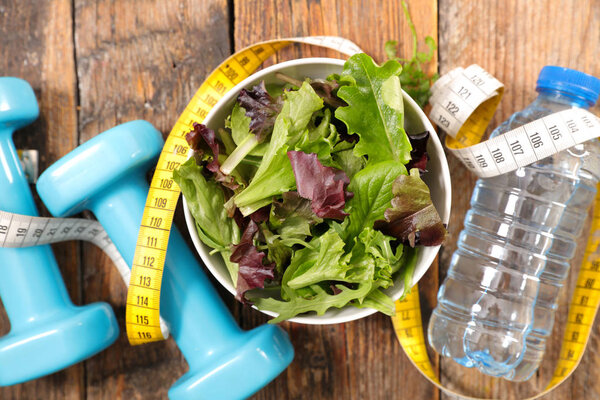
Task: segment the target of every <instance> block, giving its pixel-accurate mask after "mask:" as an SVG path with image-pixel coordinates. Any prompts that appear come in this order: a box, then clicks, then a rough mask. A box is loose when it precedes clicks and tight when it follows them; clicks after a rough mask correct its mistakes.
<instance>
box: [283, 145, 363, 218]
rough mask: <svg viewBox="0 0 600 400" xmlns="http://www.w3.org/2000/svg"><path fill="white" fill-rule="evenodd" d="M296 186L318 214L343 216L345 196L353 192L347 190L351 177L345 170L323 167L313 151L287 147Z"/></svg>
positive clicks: (345, 214)
mask: <svg viewBox="0 0 600 400" xmlns="http://www.w3.org/2000/svg"><path fill="white" fill-rule="evenodd" d="M287 155H288V158H289V159H290V162H291V164H292V169H293V171H294V177H295V178H296V187H297V189H298V193H299V194H300V196H302V197H304V198H305V199H309V200H311V208H312V210H313V211H314V213H315V214H316V215H317V216H319V217H321V218H332V219H339V220H343V219H344V218H345V217H346V216H347V215H348V214H347V213H345V212H344V207H345V206H346V200H347V199H349V198H351V197H352V193H350V192H347V191H346V187H347V186H348V184H349V183H350V179H348V176H347V175H346V173H345V172H344V171H342V170H340V169H337V168H333V167H325V166H323V164H321V163H320V162H319V159H318V158H317V155H316V154H306V153H303V152H301V151H288V153H287Z"/></svg>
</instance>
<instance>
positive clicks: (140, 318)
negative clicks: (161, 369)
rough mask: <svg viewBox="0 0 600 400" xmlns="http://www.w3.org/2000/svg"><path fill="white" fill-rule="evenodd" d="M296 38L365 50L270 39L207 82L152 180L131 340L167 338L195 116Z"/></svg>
mask: <svg viewBox="0 0 600 400" xmlns="http://www.w3.org/2000/svg"><path fill="white" fill-rule="evenodd" d="M292 43H305V44H311V45H315V46H321V47H327V48H330V49H334V50H337V51H339V52H340V53H343V54H346V55H352V54H354V53H358V52H360V51H361V50H360V48H359V47H358V46H356V45H355V44H354V43H352V42H351V41H349V40H347V39H343V38H340V37H334V36H311V37H302V38H289V39H279V40H270V41H266V42H261V43H258V44H255V45H252V46H249V47H246V48H244V49H242V50H240V51H239V52H237V53H236V54H234V55H232V56H230V57H229V58H227V59H226V60H225V61H224V62H223V63H222V64H221V65H219V66H218V67H217V69H215V70H214V71H213V72H212V73H211V74H210V75H209V76H208V78H207V79H206V80H205V81H204V83H202V85H201V86H200V88H199V89H198V91H197V92H196V94H195V95H194V97H193V98H192V100H191V101H190V102H189V104H188V105H187V106H186V108H185V110H184V111H183V113H182V114H181V115H180V117H179V119H178V120H177V122H176V123H175V126H174V127H173V129H172V130H171V132H170V133H169V136H168V137H167V139H166V141H165V145H164V148H163V150H162V153H161V154H160V157H159V159H158V163H157V165H156V172H155V173H154V175H153V177H152V181H151V183H150V190H149V192H148V197H147V199H146V205H145V208H144V214H143V217H142V222H141V226H140V231H139V234H138V240H137V244H136V248H135V255H134V257H133V265H132V269H131V281H130V285H129V290H128V292H127V306H126V312H125V325H126V328H127V337H128V339H129V343H130V344H132V345H138V344H143V343H149V342H154V341H158V340H164V337H163V335H162V333H161V329H160V324H159V321H160V319H159V317H160V293H161V291H160V290H161V282H162V275H163V269H164V262H165V256H166V252H167V246H168V242H169V234H170V230H171V225H172V222H173V215H174V213H175V206H176V205H177V200H178V199H179V195H180V193H181V192H180V189H179V187H178V186H177V184H176V183H175V182H174V181H173V177H172V175H173V170H174V169H175V168H178V167H179V165H181V164H182V163H183V162H185V161H186V160H187V158H188V156H187V155H188V150H189V146H188V144H187V142H186V140H185V135H186V133H188V132H190V131H191V130H192V128H193V123H194V122H198V123H200V122H202V121H203V120H204V119H205V118H206V116H207V115H208V113H209V111H210V110H211V109H212V108H213V107H214V106H215V104H217V102H218V101H219V100H220V99H221V98H222V97H223V95H225V93H227V92H228V91H229V90H231V89H232V88H233V87H234V86H235V85H237V84H238V83H240V82H241V81H242V80H244V79H245V78H247V77H248V76H250V75H251V74H252V73H253V72H254V71H256V69H257V68H258V67H259V66H260V65H261V64H262V63H263V62H264V61H265V60H266V59H267V58H269V57H270V56H272V55H273V54H274V53H276V52H277V51H278V50H280V49H282V48H284V47H286V46H288V45H290V44H292Z"/></svg>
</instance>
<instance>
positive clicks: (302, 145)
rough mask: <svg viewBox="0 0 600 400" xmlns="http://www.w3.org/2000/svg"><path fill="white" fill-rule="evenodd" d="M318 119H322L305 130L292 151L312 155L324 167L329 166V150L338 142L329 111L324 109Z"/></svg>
mask: <svg viewBox="0 0 600 400" xmlns="http://www.w3.org/2000/svg"><path fill="white" fill-rule="evenodd" d="M316 114H322V115H319V117H322V119H321V121H320V122H319V124H317V125H316V126H314V127H311V128H309V129H307V130H306V131H305V132H304V133H303V135H302V136H301V137H300V139H299V140H298V142H297V143H296V144H295V145H294V150H300V151H303V152H304V153H307V154H310V153H314V154H316V155H317V158H318V159H319V161H320V162H321V163H322V164H323V165H326V166H331V150H332V149H333V147H334V145H335V144H336V143H337V141H338V134H337V130H336V129H335V126H333V125H332V124H331V123H330V122H331V111H330V110H329V109H325V111H324V112H323V113H316Z"/></svg>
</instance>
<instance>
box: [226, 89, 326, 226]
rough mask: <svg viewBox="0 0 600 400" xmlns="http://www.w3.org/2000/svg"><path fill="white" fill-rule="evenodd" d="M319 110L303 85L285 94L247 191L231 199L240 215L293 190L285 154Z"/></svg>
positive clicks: (320, 105) (318, 103)
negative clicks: (267, 144) (265, 149)
mask: <svg viewBox="0 0 600 400" xmlns="http://www.w3.org/2000/svg"><path fill="white" fill-rule="evenodd" d="M321 108H323V101H322V100H321V98H320V97H319V96H317V94H316V93H315V91H314V90H313V89H312V88H311V86H310V85H309V84H308V83H306V82H305V83H303V84H302V87H301V88H300V89H299V90H297V91H290V92H287V94H286V99H285V101H284V103H283V108H282V110H281V113H280V114H279V116H278V117H277V120H276V121H275V127H274V128H273V133H272V134H271V141H270V142H269V147H268V148H267V151H266V152H265V154H264V156H263V159H262V161H261V163H260V166H259V167H258V170H257V171H256V174H255V175H254V178H253V179H252V181H251V182H250V184H249V185H248V187H247V188H246V189H244V190H243V191H242V192H240V193H239V194H237V195H236V196H235V198H234V202H235V204H236V206H237V207H238V208H239V209H240V211H241V212H242V214H243V215H249V214H251V213H253V212H254V211H256V210H258V209H259V208H261V207H263V206H265V205H266V204H269V203H270V202H271V198H272V197H273V196H276V195H280V194H281V193H283V192H287V191H289V190H291V189H293V188H294V187H295V185H296V180H295V178H294V172H293V171H292V166H291V164H290V160H289V159H288V157H287V151H288V149H289V148H290V146H293V145H294V144H295V143H296V142H297V141H298V139H299V138H300V137H301V135H302V134H303V133H304V130H305V129H306V127H307V126H308V124H309V122H310V120H311V117H312V114H313V113H314V112H315V111H318V110H320V109H321Z"/></svg>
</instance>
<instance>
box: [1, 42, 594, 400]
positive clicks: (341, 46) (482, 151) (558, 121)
mask: <svg viewBox="0 0 600 400" xmlns="http://www.w3.org/2000/svg"><path fill="white" fill-rule="evenodd" d="M291 42H300V43H306V44H313V45H317V46H323V47H329V48H333V49H336V50H338V51H340V52H341V53H345V54H353V53H356V52H360V49H359V48H358V46H356V45H355V44H354V43H352V42H350V41H349V40H347V39H343V38H339V37H330V36H319V37H302V38H290V39H281V40H274V41H268V42H264V43H262V44H257V45H254V46H250V47H249V48H246V49H243V50H242V51H241V52H239V53H236V54H234V55H232V56H231V57H230V59H228V61H230V62H231V63H232V64H231V65H229V64H227V62H226V63H224V67H223V68H225V69H224V70H221V69H218V70H216V71H215V72H214V73H213V75H214V76H212V75H211V76H210V77H209V79H208V81H209V82H211V81H212V80H216V79H218V78H219V77H220V75H219V74H220V73H221V72H222V75H223V76H224V77H225V78H227V79H228V80H229V81H231V82H230V83H231V84H230V85H229V83H228V86H224V85H217V86H215V87H216V88H218V89H219V93H218V94H219V96H222V95H223V94H224V93H225V92H226V91H227V90H228V89H230V88H231V87H233V85H234V84H235V83H237V82H238V80H241V79H243V77H244V76H248V75H249V74H250V73H251V72H249V71H254V69H255V68H257V67H258V65H259V64H260V63H262V61H263V60H264V58H266V57H267V56H270V55H271V54H273V53H275V52H276V51H277V50H279V49H280V48H282V47H285V46H287V45H288V44H290V43H291ZM251 53H252V54H251ZM245 55H247V57H244V56H245ZM236 57H237V58H236ZM238 58H239V60H238ZM233 61H235V62H236V63H237V64H236V63H233ZM249 63H250V66H248V64H249ZM238 64H239V72H238V71H236V70H233V69H232V68H233V67H238ZM255 64H256V65H255ZM225 78H223V79H224V80H223V82H229V81H227V79H225ZM216 82H217V83H221V81H216ZM201 89H202V87H201ZM213 89H214V88H213ZM221 89H222V90H221ZM215 90H216V89H215ZM503 90H504V87H503V85H502V83H500V82H499V81H498V80H497V79H495V78H494V77H493V76H491V75H490V74H489V73H487V72H486V71H485V70H483V69H482V68H481V67H479V66H477V65H472V66H470V67H468V68H466V69H462V68H457V69H455V70H452V71H451V72H450V73H448V74H446V75H444V76H442V77H441V78H440V79H439V80H438V81H437V82H436V84H435V85H434V86H433V87H432V93H433V95H432V98H431V103H432V105H433V108H432V111H431V113H430V118H432V120H433V121H434V122H435V123H436V124H437V125H439V126H440V127H441V128H442V129H443V130H445V131H447V132H448V133H449V135H450V136H449V137H447V139H446V146H447V147H448V149H449V151H450V152H452V153H453V154H454V155H456V156H457V157H459V159H460V160H461V161H462V162H463V163H465V165H466V166H467V167H468V168H469V169H470V170H471V171H473V172H474V173H476V174H477V175H479V176H481V177H490V176H494V175H498V174H501V173H505V172H509V171H512V170H515V169H517V168H519V167H522V166H525V165H528V164H531V163H533V162H535V161H537V160H540V159H541V158H544V157H547V156H549V155H552V154H554V153H557V152H558V151H561V150H563V149H566V148H568V147H570V146H572V145H574V144H577V143H581V142H584V141H586V140H589V139H591V138H594V137H598V136H600V120H598V118H597V117H595V116H594V115H593V114H591V113H590V112H588V111H585V110H581V109H569V110H565V111H562V112H560V113H555V114H552V115H550V116H548V117H545V118H542V119H540V120H538V121H534V122H532V123H530V124H527V125H525V126H523V127H521V128H518V129H515V130H513V131H510V132H508V133H506V134H504V135H502V136H499V137H497V138H494V139H492V140H489V141H487V142H481V138H482V136H483V133H484V132H485V129H486V127H487V126H488V124H489V122H490V120H491V118H492V116H493V114H494V112H495V109H496V107H497V105H498V103H499V102H500V99H501V97H502V93H503ZM198 93H199V94H197V96H195V97H194V99H193V100H192V102H191V103H194V101H195V100H196V97H198V100H197V101H196V103H197V104H198V105H199V106H198V107H197V108H195V109H194V112H192V111H189V113H190V116H189V118H187V119H185V118H184V116H187V114H185V113H184V115H183V116H182V117H181V118H180V120H184V122H181V121H178V123H177V124H176V126H175V128H174V131H176V129H177V128H178V127H179V128H180V129H182V130H185V129H187V128H188V125H189V126H191V123H192V122H201V120H202V119H203V118H204V117H205V116H206V114H207V113H208V111H209V110H210V109H211V108H212V106H214V104H215V103H216V100H215V101H212V98H214V97H215V96H216V94H214V93H213V94H212V95H211V96H212V98H211V97H210V96H200V94H202V93H203V92H202V90H199V91H198ZM201 97H202V98H204V99H205V100H201V99H200V98H201ZM196 103H194V104H196ZM202 104H206V106H204V105H202ZM188 108H189V107H188ZM186 110H187V109H186ZM186 112H187V111H186ZM188 119H189V121H188ZM515 141H518V142H517V143H516V144H518V145H520V147H519V146H517V145H516V144H515V145H513V144H514V143H515ZM598 204H600V203H598ZM597 208H600V206H597ZM592 229H593V230H594V229H598V230H600V217H598V218H596V216H595V219H594V226H593V227H592ZM66 240H87V241H90V242H92V243H94V244H96V245H97V246H99V247H100V248H101V249H102V250H104V251H105V252H106V253H107V254H108V256H109V257H110V258H111V259H112V260H113V262H114V263H115V266H117V269H118V271H119V273H120V274H121V276H122V277H123V280H124V281H125V283H126V284H128V283H129V281H130V275H131V273H130V270H129V268H128V266H127V263H125V261H124V260H123V258H122V257H121V255H120V254H119V252H118V250H117V249H116V247H115V246H114V244H113V243H112V242H111V241H110V239H109V238H108V235H107V234H106V232H105V231H104V229H103V228H102V226H101V225H100V224H99V223H98V222H96V221H92V220H87V219H74V218H41V217H30V216H22V215H16V214H11V213H7V212H2V211H0V247H25V246H35V245H41V244H49V243H55V242H59V241H66ZM594 240H595V242H593V243H592V242H590V243H592V244H593V245H590V244H588V248H592V247H593V248H594V249H596V248H597V247H598V243H596V242H600V237H599V238H598V239H597V240H596V239H595V236H594V235H591V236H590V241H594ZM594 246H595V247H594ZM594 260H595V257H594V254H593V252H591V253H590V252H587V253H586V258H585V260H584V264H583V265H582V267H581V272H580V274H579V277H578V285H579V281H581V282H582V284H581V286H582V289H578V290H579V292H581V293H583V294H581V293H580V298H578V297H577V296H574V298H573V301H572V302H571V307H570V310H569V323H571V320H572V319H573V320H574V321H575V322H574V325H573V326H575V327H576V328H580V329H587V331H584V330H581V332H582V335H581V336H582V337H586V338H589V332H590V329H591V323H592V322H593V317H594V315H595V312H596V310H597V304H600V287H598V288H596V287H595V286H594V285H595V283H594V282H595V281H594V277H595V276H596V275H594V274H595V273H598V268H595V267H594V266H593V264H594ZM599 265H600V264H599ZM594 268H595V269H594ZM599 274H600V273H599ZM597 281H598V282H599V283H600V275H599V276H598V279H597ZM590 282H591V285H588V284H589V283H590ZM584 292H585V293H584ZM583 300H585V302H584V301H583ZM584 303H585V304H584ZM593 305H596V306H595V307H593V309H592V306H593ZM578 307H587V308H589V310H587V309H585V310H584V311H580V310H579V309H578ZM396 309H397V314H396V316H395V317H393V319H392V320H393V323H394V328H395V331H396V334H397V336H398V339H399V340H400V343H401V345H402V347H403V349H404V351H405V353H406V355H407V356H408V358H409V359H410V360H411V362H413V364H414V365H415V367H416V368H417V369H418V370H419V371H420V372H421V373H422V374H423V375H424V376H425V377H426V378H427V379H429V380H430V381H431V382H432V383H433V384H435V385H436V386H438V387H439V388H440V389H442V390H443V391H444V392H445V393H447V394H451V395H453V396H454V397H462V396H461V395H458V394H457V393H455V392H453V391H451V390H449V389H448V388H446V387H444V386H442V385H441V384H440V382H439V380H438V379H437V377H436V376H435V373H434V371H433V368H432V366H431V364H430V362H429V359H428V357H427V350H426V348H425V339H424V337H423V327H422V321H421V314H420V304H419V299H418V289H417V288H413V290H412V292H411V293H410V294H409V295H407V296H406V298H405V300H404V301H402V302H396ZM586 310H587V311H586ZM571 313H574V317H573V318H571ZM580 315H583V317H581V318H580ZM581 321H584V322H588V324H583V325H581V326H580V325H577V324H579V323H580V322H581ZM160 325H161V331H162V332H163V335H166V334H167V328H166V325H165V324H164V321H162V319H161V320H160ZM165 337H166V336H165ZM569 343H570V341H569V337H567V336H565V342H563V351H561V354H562V353H563V352H565V356H564V357H562V356H561V360H560V361H559V365H558V367H557V369H556V372H555V374H554V377H553V379H552V381H551V382H550V385H549V386H548V388H547V389H546V391H545V392H544V393H542V394H540V395H543V394H545V393H547V392H549V391H550V390H552V389H553V388H555V387H556V386H557V385H558V384H560V383H562V382H563V381H564V380H565V379H566V378H567V377H568V376H569V374H571V373H572V372H573V371H574V370H575V368H576V367H577V364H578V363H579V361H580V360H581V356H582V355H583V350H584V349H585V344H586V343H587V339H586V341H585V342H583V343H580V342H573V344H572V346H574V347H572V348H570V347H569ZM540 395H538V396H540ZM538 396H536V398H537V397H538Z"/></svg>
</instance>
